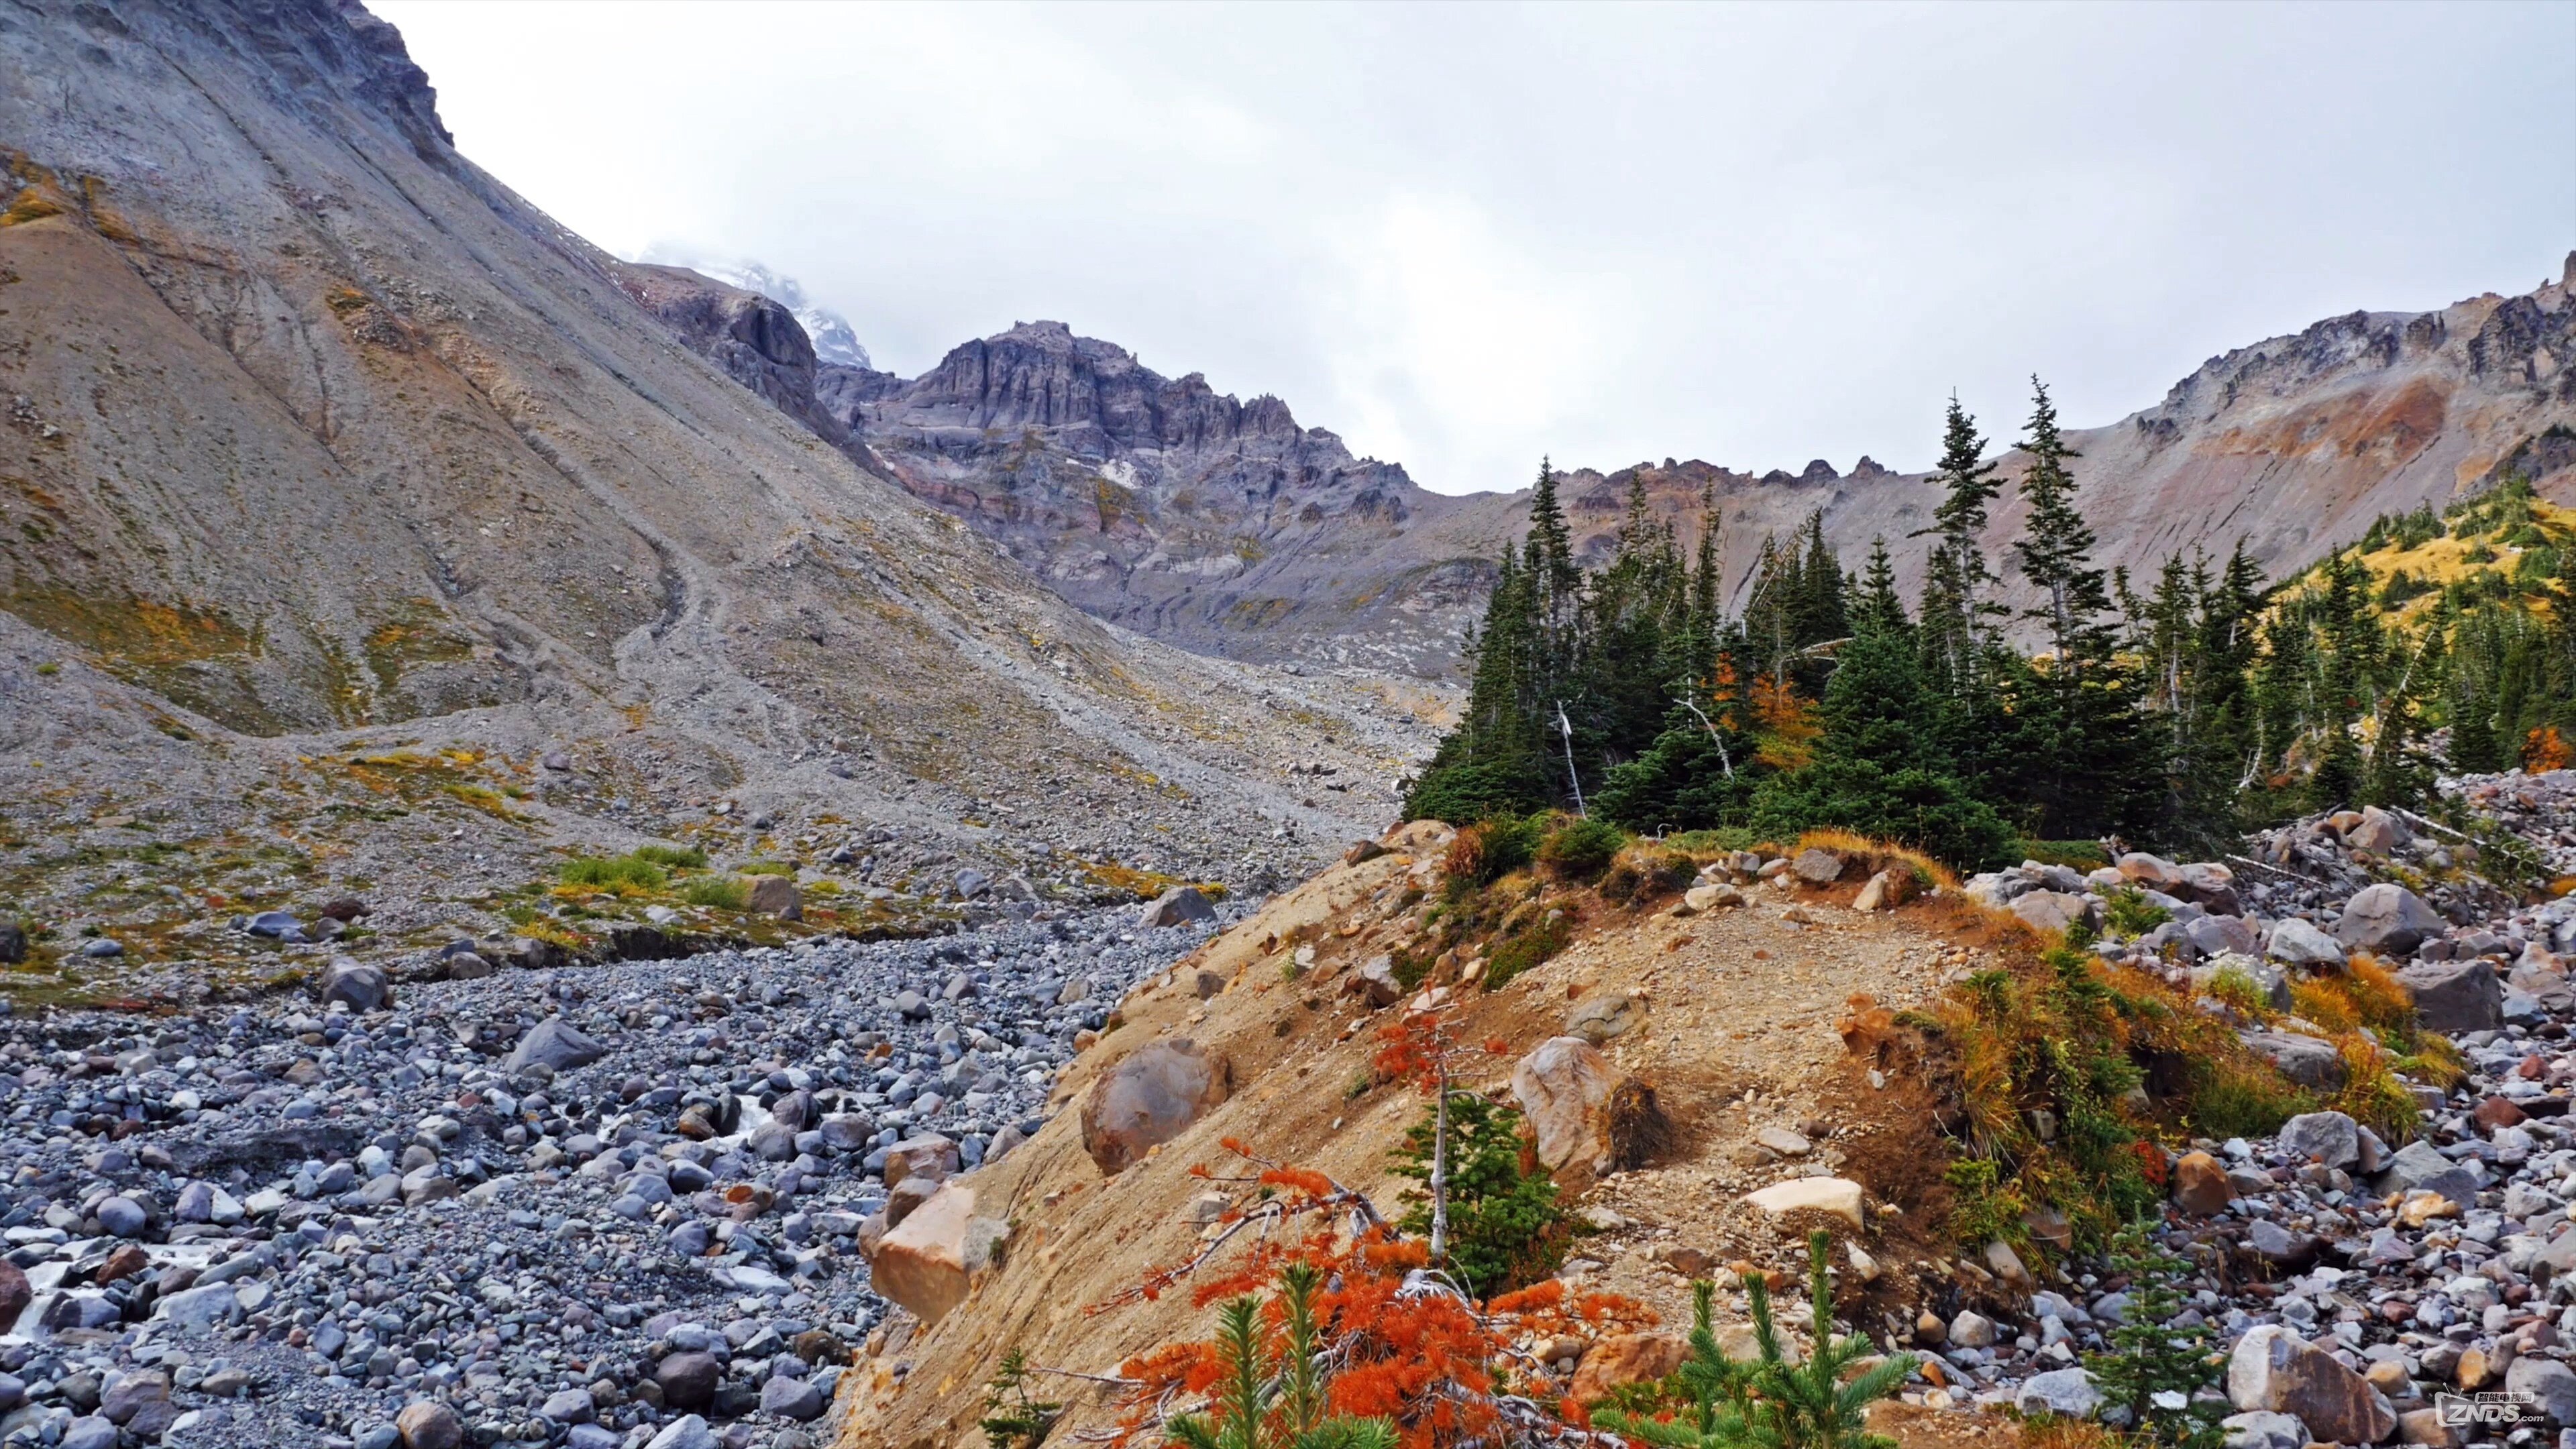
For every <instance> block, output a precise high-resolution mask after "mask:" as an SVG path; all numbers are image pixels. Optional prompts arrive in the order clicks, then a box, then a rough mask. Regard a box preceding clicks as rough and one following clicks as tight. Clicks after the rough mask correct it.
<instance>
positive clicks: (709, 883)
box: [680, 875, 751, 911]
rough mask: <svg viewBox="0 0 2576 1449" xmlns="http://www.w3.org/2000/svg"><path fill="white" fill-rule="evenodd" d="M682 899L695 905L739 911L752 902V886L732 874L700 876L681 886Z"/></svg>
mask: <svg viewBox="0 0 2576 1449" xmlns="http://www.w3.org/2000/svg"><path fill="white" fill-rule="evenodd" d="M680 899H682V900H684V901H687V902H688V903H689V904H690V905H693V906H710V907H713V908H715V909H718V910H726V911H738V910H741V909H742V908H743V907H744V906H747V905H749V904H751V887H750V886H748V885H745V884H744V883H743V882H741V881H739V880H736V879H734V878H733V877H731V876H723V875H710V876H700V877H699V878H698V879H696V880H693V881H690V882H689V883H688V884H686V885H684V886H682V887H680Z"/></svg>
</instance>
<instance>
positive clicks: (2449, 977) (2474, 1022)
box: [2397, 960, 2504, 1034]
mask: <svg viewBox="0 0 2576 1449" xmlns="http://www.w3.org/2000/svg"><path fill="white" fill-rule="evenodd" d="M2397 979H2398V980H2399V981H2400V982H2403V983H2404V984H2405V987H2406V989H2407V990H2408V991H2409V992H2412V993H2413V994H2414V997H2415V1019H2416V1020H2417V1021H2419V1022H2421V1023H2423V1024H2424V1026H2425V1027H2426V1028H2427V1029H2428V1030H2432V1031H2438V1032H2442V1033H2445V1034H2452V1033H2458V1032H2464V1031H2496V1030H2498V1029H2500V1028H2502V1027H2503V1026H2504V983H2503V982H2502V981H2499V980H2497V979H2496V974H2495V968H2494V967H2493V966H2490V965H2488V964H2487V963H2486V962H2484V961H2479V960H2469V961H2418V962H2416V963H2415V964H2414V965H2412V966H2409V967H2407V968H2406V969H2404V970H2402V971H2400V972H2398V973H2397Z"/></svg>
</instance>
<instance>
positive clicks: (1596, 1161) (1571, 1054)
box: [1512, 1036, 1626, 1171]
mask: <svg viewBox="0 0 2576 1449" xmlns="http://www.w3.org/2000/svg"><path fill="white" fill-rule="evenodd" d="M1625 1075H1626V1074H1625V1073H1623V1072H1621V1071H1620V1070H1619V1069H1618V1068H1617V1067H1615V1066H1612V1065H1611V1064H1610V1059H1609V1058H1608V1057H1605V1056H1603V1055H1602V1054H1601V1051H1600V1049H1599V1048H1598V1047H1595V1046H1594V1045H1592V1043H1590V1042H1588V1041H1585V1040H1584V1039H1583V1038H1581V1037H1579V1036H1556V1037H1549V1038H1548V1039H1547V1040H1546V1041H1543V1042H1540V1043H1539V1044H1538V1048H1537V1050H1535V1051H1532V1052H1531V1053H1530V1054H1529V1055H1528V1056H1525V1057H1523V1058H1521V1059H1520V1064H1519V1065H1517V1066H1515V1067H1513V1068H1512V1095H1513V1096H1514V1097H1516V1098H1518V1099H1519V1101H1520V1105H1521V1113H1522V1115H1523V1116H1525V1117H1527V1118H1528V1119H1529V1124H1530V1130H1531V1131H1532V1132H1534V1133H1536V1134H1537V1136H1538V1160H1539V1161H1541V1162H1543V1163H1545V1164H1547V1166H1548V1167H1549V1168H1550V1169H1554V1168H1559V1167H1563V1166H1565V1165H1566V1164H1567V1163H1569V1162H1580V1163H1584V1164H1587V1165H1589V1166H1591V1167H1592V1168H1593V1169H1594V1170H1596V1171H1598V1170H1599V1169H1600V1167H1601V1165H1602V1164H1604V1163H1606V1162H1608V1161H1609V1160H1610V1136H1609V1122H1608V1114H1607V1113H1606V1112H1605V1111H1604V1110H1603V1109H1604V1104H1606V1103H1608V1102H1609V1100H1610V1094H1611V1093H1612V1092H1613V1091H1615V1090H1617V1089H1618V1086H1619V1083H1620V1081H1621V1080H1622V1079H1623V1078H1624V1076H1625Z"/></svg>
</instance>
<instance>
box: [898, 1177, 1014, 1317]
mask: <svg viewBox="0 0 2576 1449" xmlns="http://www.w3.org/2000/svg"><path fill="white" fill-rule="evenodd" d="M1010 1236H1011V1229H1010V1225H1009V1224H1008V1223H1005V1222H1002V1221H1001V1220H999V1219H997V1218H986V1217H977V1216H976V1215H975V1189H973V1188H971V1187H969V1186H967V1185H966V1184H965V1183H963V1182H949V1183H943V1184H941V1186H940V1189H939V1191H938V1192H936V1193H933V1194H932V1195H931V1198H930V1201H928V1202H926V1203H923V1204H922V1205H921V1206H920V1207H919V1208H916V1209H914V1210H913V1212H912V1213H911V1214H910V1215H909V1216H907V1217H906V1218H905V1219H904V1220H903V1221H902V1223H900V1224H898V1225H897V1226H896V1227H894V1228H893V1229H892V1230H891V1231H889V1232H887V1233H886V1235H885V1236H884V1237H882V1238H880V1239H878V1240H877V1243H876V1250H875V1251H874V1252H873V1253H870V1254H869V1255H868V1277H869V1283H870V1286H871V1287H873V1288H875V1289H876V1291H877V1292H878V1293H880V1294H883V1295H884V1296H885V1297H887V1298H890V1299H892V1300H894V1301H895V1302H897V1303H900V1304H902V1305H903V1306H904V1307H906V1308H909V1309H911V1310H912V1311H913V1312H914V1313H915V1314H917V1315H918V1316H919V1317H920V1318H921V1320H922V1321H923V1322H925V1323H936V1322H938V1321H939V1320H940V1319H941V1318H943V1317H945V1316H946V1315H947V1313H948V1311H949V1310H950V1309H952V1308H955V1307H956V1306H957V1305H958V1304H960V1303H963V1302H965V1301H966V1293H967V1290H968V1289H970V1288H972V1287H973V1286H974V1282H975V1276H976V1275H977V1274H979V1273H982V1272H984V1271H985V1270H987V1269H989V1268H992V1267H994V1266H996V1265H997V1264H999V1263H1000V1262H1001V1260H1002V1252H1003V1249H1004V1247H1005V1246H1006V1245H1007V1244H1008V1242H1009V1240H1010Z"/></svg>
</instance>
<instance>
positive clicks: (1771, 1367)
mask: <svg viewBox="0 0 2576 1449" xmlns="http://www.w3.org/2000/svg"><path fill="white" fill-rule="evenodd" d="M1831 1247H1832V1242H1831V1240H1829V1239H1828V1238H1827V1237H1826V1236H1825V1235H1824V1234H1823V1233H1813V1234H1810V1235H1809V1236H1808V1238H1807V1301H1808V1303H1809V1304H1811V1305H1813V1316H1812V1318H1811V1320H1810V1322H1809V1324H1808V1331H1809V1334H1810V1336H1811V1337H1812V1338H1813V1339H1814V1340H1815V1351H1814V1352H1813V1353H1811V1354H1809V1355H1808V1356H1807V1361H1806V1362H1805V1363H1792V1362H1790V1361H1789V1358H1788V1355H1787V1354H1786V1353H1785V1352H1784V1351H1783V1350H1782V1348H1781V1346H1780V1331H1779V1328H1778V1327H1777V1325H1775V1324H1774V1323H1773V1322H1772V1320H1771V1293H1770V1290H1769V1288H1768V1287H1767V1286H1766V1285H1765V1284H1764V1282H1763V1280H1762V1278H1761V1277H1760V1275H1758V1274H1753V1273H1747V1274H1745V1275H1744V1293H1745V1296H1746V1298H1747V1299H1749V1300H1750V1303H1749V1308H1750V1311H1751V1313H1752V1317H1753V1341H1754V1343H1755V1344H1756V1345H1757V1346H1758V1347H1759V1348H1760V1350H1761V1354H1762V1357H1761V1359H1760V1361H1758V1362H1757V1363H1755V1364H1754V1365H1753V1369H1752V1373H1751V1375H1750V1390H1751V1394H1752V1399H1753V1402H1752V1405H1751V1408H1750V1411H1749V1413H1748V1414H1747V1416H1746V1417H1747V1419H1748V1421H1749V1422H1750V1424H1751V1426H1752V1431H1753V1442H1754V1443H1756V1444H1758V1445H1761V1446H1764V1449H1896V1441H1895V1440H1893V1439H1890V1438H1888V1437H1887V1436H1886V1435H1884V1434H1872V1433H1870V1432H1869V1431H1868V1429H1867V1428H1866V1427H1865V1425H1866V1422H1867V1418H1868V1414H1869V1406H1870V1405H1871V1404H1874V1403H1876V1402H1878V1401H1879V1400H1880V1399H1883V1398H1886V1397H1887V1396H1888V1395H1890V1394H1892V1393H1895V1392H1896V1387H1897V1385H1899V1384H1902V1383H1904V1382H1905V1376H1906V1375H1907V1374H1910V1373H1912V1372H1913V1371H1914V1361H1913V1360H1912V1359H1910V1358H1905V1357H1902V1356H1891V1357H1889V1358H1888V1359H1887V1360H1886V1361H1885V1362H1884V1363H1881V1364H1879V1365H1878V1366H1876V1367H1875V1368H1871V1369H1868V1370H1865V1371H1863V1372H1860V1373H1857V1374H1850V1381H1849V1382H1845V1381H1844V1379H1845V1375H1846V1374H1849V1371H1850V1370H1851V1368H1852V1366H1853V1365H1854V1364H1857V1363H1858V1362H1859V1361H1860V1360H1862V1359H1864V1358H1867V1357H1869V1356H1870V1355H1872V1354H1873V1353H1875V1352H1876V1349H1874V1348H1873V1347H1872V1346H1871V1344H1870V1341H1869V1340H1868V1339H1866V1338H1863V1337H1861V1336H1860V1335H1859V1334H1857V1333H1854V1334H1849V1335H1846V1336H1844V1337H1841V1338H1836V1337H1835V1336H1834V1285H1833V1280H1832V1278H1831V1276H1830V1275H1829V1274H1828V1273H1827V1272H1826V1269H1825V1260H1826V1257H1827V1256H1828V1250H1829V1249H1830V1248H1831Z"/></svg>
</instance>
